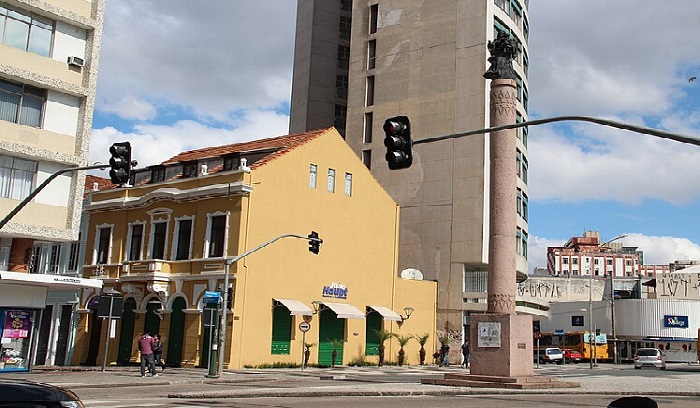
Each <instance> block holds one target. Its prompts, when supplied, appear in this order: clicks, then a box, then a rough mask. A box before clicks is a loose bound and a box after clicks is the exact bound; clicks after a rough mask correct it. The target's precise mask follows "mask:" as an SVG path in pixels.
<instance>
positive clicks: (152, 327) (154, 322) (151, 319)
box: [143, 298, 163, 336]
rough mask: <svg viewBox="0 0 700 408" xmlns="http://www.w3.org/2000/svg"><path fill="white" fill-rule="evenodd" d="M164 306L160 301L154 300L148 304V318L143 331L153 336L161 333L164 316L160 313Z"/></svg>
mask: <svg viewBox="0 0 700 408" xmlns="http://www.w3.org/2000/svg"><path fill="white" fill-rule="evenodd" d="M162 308H163V304H162V303H160V300H158V299H156V298H152V299H151V300H149V301H148V303H146V317H145V318H144V320H143V331H145V332H149V333H151V336H152V335H154V334H156V333H160V321H161V319H162V318H163V315H162V314H160V313H159V312H158V309H162Z"/></svg>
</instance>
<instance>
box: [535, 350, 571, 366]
mask: <svg viewBox="0 0 700 408" xmlns="http://www.w3.org/2000/svg"><path fill="white" fill-rule="evenodd" d="M536 360H539V362H540V364H545V363H557V364H561V363H562V362H563V361H564V352H563V351H561V349H560V348H557V347H547V348H543V349H539V350H538V352H537V358H536Z"/></svg>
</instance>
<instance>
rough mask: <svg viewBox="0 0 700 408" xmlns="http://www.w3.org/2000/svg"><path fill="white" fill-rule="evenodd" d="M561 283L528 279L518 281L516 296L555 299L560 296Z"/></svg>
mask: <svg viewBox="0 0 700 408" xmlns="http://www.w3.org/2000/svg"><path fill="white" fill-rule="evenodd" d="M563 293H564V289H563V288H562V285H561V283H558V282H553V281H530V280H527V281H525V282H521V283H518V296H531V297H537V298H549V299H557V298H560V297H562V294H563Z"/></svg>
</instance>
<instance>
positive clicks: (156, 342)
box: [153, 333, 165, 371]
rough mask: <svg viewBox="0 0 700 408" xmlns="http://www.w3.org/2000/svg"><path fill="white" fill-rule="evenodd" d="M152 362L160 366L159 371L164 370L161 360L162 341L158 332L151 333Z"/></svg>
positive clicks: (163, 363)
mask: <svg viewBox="0 0 700 408" xmlns="http://www.w3.org/2000/svg"><path fill="white" fill-rule="evenodd" d="M153 364H154V365H156V366H158V365H159V366H160V368H161V371H165V362H164V361H163V342H162V341H161V338H160V334H158V333H156V334H154V335H153Z"/></svg>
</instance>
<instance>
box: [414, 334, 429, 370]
mask: <svg viewBox="0 0 700 408" xmlns="http://www.w3.org/2000/svg"><path fill="white" fill-rule="evenodd" d="M413 338H414V339H416V341H417V342H418V344H420V351H419V352H418V357H420V365H425V344H426V343H427V342H428V339H429V338H430V334H428V333H424V334H421V335H420V336H418V335H416V334H414V335H413Z"/></svg>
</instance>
